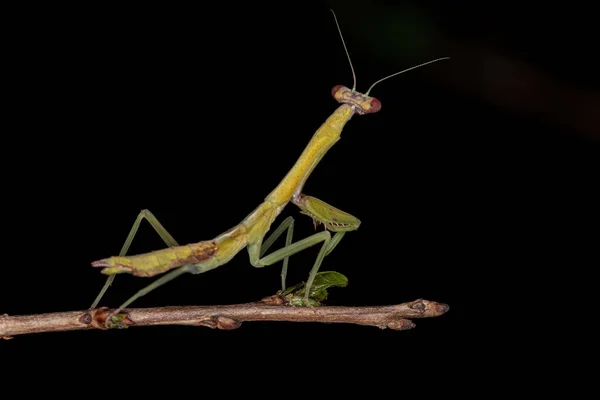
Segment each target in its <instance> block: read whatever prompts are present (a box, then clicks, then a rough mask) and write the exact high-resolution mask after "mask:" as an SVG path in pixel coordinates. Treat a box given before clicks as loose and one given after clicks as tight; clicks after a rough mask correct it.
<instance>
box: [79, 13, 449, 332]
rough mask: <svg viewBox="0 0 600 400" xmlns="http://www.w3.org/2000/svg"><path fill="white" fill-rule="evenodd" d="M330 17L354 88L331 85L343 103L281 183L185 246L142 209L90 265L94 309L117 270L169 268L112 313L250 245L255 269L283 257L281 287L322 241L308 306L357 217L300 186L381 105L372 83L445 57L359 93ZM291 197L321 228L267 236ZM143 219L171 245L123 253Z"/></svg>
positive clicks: (139, 272)
mask: <svg viewBox="0 0 600 400" xmlns="http://www.w3.org/2000/svg"><path fill="white" fill-rule="evenodd" d="M334 19H335V23H336V25H337V28H338V31H339V33H340V37H341V39H342V44H343V46H344V50H345V51H346V55H347V56H348V61H349V62H350V67H351V69H352V75H353V77H354V86H353V87H352V89H348V88H347V87H345V86H341V85H338V86H335V87H334V88H333V89H332V92H331V93H332V95H333V97H334V98H335V99H336V100H337V101H338V102H339V103H341V105H340V106H339V107H338V108H337V109H336V110H335V111H334V112H333V114H332V115H331V116H330V117H329V118H327V120H326V121H325V122H324V123H323V124H322V125H321V127H320V128H319V129H318V130H317V131H316V132H315V133H314V135H313V137H312V139H311V140H310V142H309V143H308V145H307V146H306V148H305V149H304V151H303V152H302V154H301V155H300V157H299V158H298V160H297V161H296V163H295V164H294V166H293V167H292V168H291V169H290V171H289V172H288V173H287V175H286V176H285V177H284V178H283V180H282V181H281V182H280V183H279V185H277V187H275V189H274V190H273V191H272V192H271V193H269V195H268V196H267V197H266V198H265V200H264V202H263V203H262V204H260V205H259V206H258V207H257V208H256V209H255V210H254V211H252V212H251V213H250V214H249V215H248V216H247V217H246V218H244V219H243V220H242V221H241V222H240V223H239V224H238V225H236V226H234V227H233V228H231V229H229V230H227V231H226V232H224V233H222V234H220V235H218V236H217V237H215V238H214V239H212V240H207V241H202V242H198V243H192V244H188V245H184V246H180V245H178V243H177V242H176V241H175V239H174V238H173V237H172V236H171V235H170V234H169V233H168V232H167V231H166V229H165V228H164V227H163V226H162V224H161V223H160V222H159V221H158V220H157V219H156V217H154V215H153V214H152V213H151V212H150V211H148V210H143V211H142V212H140V214H139V215H138V217H137V219H136V220H135V222H134V224H133V227H132V228H131V231H130V233H129V236H128V237H127V240H126V241H125V244H124V245H123V248H122V249H121V252H120V255H119V256H115V257H110V258H106V259H103V260H99V261H94V262H93V263H92V265H93V266H94V267H102V268H103V269H102V271H101V272H102V273H103V274H105V275H109V278H108V280H107V281H106V284H105V285H104V287H103V288H102V290H101V291H100V293H99V295H98V297H97V298H96V300H95V301H94V304H93V305H92V307H91V308H95V307H96V306H97V305H98V303H99V301H100V299H101V298H102V296H103V294H104V292H105V291H106V289H107V288H108V287H109V286H110V284H111V283H112V280H113V279H114V277H115V275H116V274H121V273H129V274H132V275H134V276H143V277H150V276H154V275H158V274H161V273H164V272H166V271H169V270H172V271H171V272H169V273H168V274H165V275H163V276H162V277H160V278H159V279H157V280H156V281H154V282H153V283H151V284H150V285H148V286H146V287H145V288H144V289H142V290H140V291H139V292H137V293H136V294H135V295H133V296H132V297H131V298H129V299H128V300H127V301H126V302H125V303H123V304H122V305H121V306H120V307H119V309H117V310H116V311H115V312H114V313H112V314H111V315H115V314H116V313H118V312H119V311H120V310H121V309H123V308H125V307H127V306H128V305H130V304H131V303H132V302H133V301H135V300H136V299H138V298H140V297H141V296H144V295H145V294H147V293H149V292H150V291H152V290H154V289H156V288H158V287H159V286H161V285H163V284H165V283H167V282H169V281H170V280H172V279H174V278H176V277H178V276H180V275H182V274H185V273H192V274H201V273H203V272H206V271H210V270H212V269H214V268H217V267H219V266H221V265H223V264H226V263H227V262H229V261H230V260H231V259H232V258H233V257H234V256H235V255H236V254H237V253H238V252H240V251H241V250H242V249H244V248H246V247H247V248H248V255H249V258H250V264H252V266H254V267H264V266H267V265H272V264H274V263H277V262H279V261H281V260H283V268H282V271H281V284H282V287H283V288H284V289H285V279H286V273H287V268H288V260H289V257H290V256H291V255H294V254H295V253H298V252H300V251H302V250H305V249H307V248H309V247H311V246H315V245H317V244H321V249H320V251H319V253H318V255H317V258H316V260H315V262H314V265H313V267H312V269H311V270H310V273H309V276H308V280H307V282H306V290H305V293H306V295H305V298H304V304H305V305H308V304H309V299H308V296H309V292H310V288H311V285H312V284H313V281H314V279H315V276H316V274H317V272H318V270H319V267H320V266H321V264H322V262H323V259H324V257H325V256H326V255H328V254H329V253H330V252H331V251H332V250H333V249H334V248H335V247H336V246H337V245H338V244H339V243H340V240H342V238H343V237H344V235H345V233H346V232H349V231H354V230H356V229H358V227H359V226H360V220H359V219H358V218H356V217H354V216H352V215H350V214H348V213H346V212H344V211H341V210H339V209H337V208H335V207H333V206H331V205H329V204H327V203H325V202H324V201H322V200H319V199H317V198H315V197H312V196H307V195H305V194H303V193H302V188H303V186H304V184H305V182H306V180H307V179H308V177H309V176H310V174H311V173H312V171H313V170H314V169H315V167H316V166H317V164H318V163H319V161H321V159H322V158H323V157H324V156H325V154H326V153H327V151H328V150H329V149H330V148H331V147H332V146H333V145H334V144H335V143H336V142H337V141H338V140H339V139H340V135H341V133H342V129H343V128H344V126H345V125H346V123H347V122H348V121H349V120H350V119H351V118H352V116H353V115H354V114H358V115H364V114H372V113H376V112H378V111H379V110H380V109H381V102H380V101H379V100H377V99H376V98H374V97H370V96H369V93H370V91H371V90H372V89H373V87H374V86H375V85H376V84H378V83H379V82H381V81H383V80H385V79H388V78H391V77H392V76H396V75H399V74H401V73H403V72H406V71H409V70H412V69H415V68H418V67H421V66H423V65H427V64H431V63H433V62H436V61H440V60H444V59H447V58H448V57H444V58H439V59H436V60H433V61H429V62H426V63H423V64H420V65H417V66H414V67H411V68H408V69H406V70H403V71H400V72H397V73H395V74H392V75H389V76H387V77H385V78H383V79H380V80H379V81H377V82H375V83H374V84H373V85H372V86H371V88H369V90H368V91H367V92H366V93H365V94H362V93H359V92H357V91H356V75H355V73H354V68H353V66H352V62H351V60H350V56H349V54H348V50H347V49H346V44H345V42H344V39H343V36H342V34H341V30H340V27H339V25H338V23H337V19H336V18H335V14H334ZM290 201H291V202H292V203H293V204H295V205H296V206H298V207H299V208H300V210H301V212H302V213H303V214H306V215H308V216H310V217H312V218H313V220H314V221H315V223H322V224H323V225H324V227H325V230H323V231H321V232H318V233H315V234H314V235H311V236H309V237H307V238H305V239H302V240H299V241H297V242H292V238H293V231H294V218H293V217H288V218H286V219H285V220H284V221H283V222H282V223H281V225H279V227H278V228H277V229H275V230H274V231H273V233H272V234H271V235H270V236H269V237H268V238H267V239H265V236H266V234H267V232H268V231H269V230H270V228H271V224H272V223H273V222H274V221H275V219H276V218H277V216H278V215H279V214H280V213H281V211H282V210H283V208H284V207H285V206H286V205H287V204H288V203H289V202H290ZM142 219H147V220H148V222H149V223H150V224H151V225H152V227H154V229H155V230H156V231H157V233H158V234H159V235H160V237H161V238H162V239H163V240H164V241H165V243H166V244H167V245H168V246H169V248H166V249H162V250H157V251H153V252H150V253H146V254H139V255H135V256H125V254H126V253H127V251H128V249H129V246H130V245H131V242H132V240H133V237H134V236H135V234H136V232H137V229H138V227H139V225H140V222H141V221H142ZM286 231H287V236H286V242H285V247H283V248H281V249H278V250H275V251H273V252H271V253H270V254H268V255H265V254H266V252H267V251H268V250H269V248H270V247H271V245H272V244H273V243H274V242H275V240H277V238H279V237H280V236H281V235H282V234H283V233H284V232H286ZM332 233H333V236H332ZM107 321H108V319H107Z"/></svg>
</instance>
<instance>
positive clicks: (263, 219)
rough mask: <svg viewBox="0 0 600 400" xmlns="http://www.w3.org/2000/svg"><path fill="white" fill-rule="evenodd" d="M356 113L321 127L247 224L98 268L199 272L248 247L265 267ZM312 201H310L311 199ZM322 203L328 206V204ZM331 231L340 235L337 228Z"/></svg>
mask: <svg viewBox="0 0 600 400" xmlns="http://www.w3.org/2000/svg"><path fill="white" fill-rule="evenodd" d="M344 89H346V90H349V89H347V88H344ZM361 96H364V95H361ZM365 97H366V96H365ZM367 99H371V98H367ZM366 101H368V100H366ZM356 112H357V111H356V106H355V105H349V104H342V105H340V106H339V107H338V108H337V109H336V110H335V112H334V113H333V114H332V115H331V116H330V117H329V118H327V120H326V121H325V122H324V123H323V125H321V127H320V128H319V129H317V131H316V132H315V133H314V135H313V137H312V139H311V140H310V142H309V143H308V145H307V146H306V148H305V149H304V151H303V152H302V154H301V155H300V157H299V158H298V160H297V161H296V163H295V164H294V166H293V167H292V168H291V169H290V171H289V172H288V173H287V175H286V176H285V177H284V178H283V179H282V181H281V182H280V183H279V185H277V187H276V188H275V189H274V190H273V191H272V192H271V193H270V194H269V195H268V196H267V197H266V198H265V201H264V202H263V203H261V204H260V205H259V206H258V207H257V208H256V209H255V210H254V211H252V212H251V213H250V214H249V215H248V216H247V217H246V218H244V220H243V221H242V222H240V223H239V224H238V225H236V226H234V227H233V228H231V229H229V230H228V231H226V232H224V233H222V234H220V235H219V236H217V237H215V238H214V239H212V240H209V241H202V242H199V243H193V244H189V245H185V246H176V247H170V248H166V249H162V250H157V251H153V252H150V253H146V254H140V255H135V256H129V257H127V256H116V257H110V258H107V259H104V260H100V261H96V262H94V263H93V264H92V265H94V266H96V267H104V268H103V269H102V273H103V274H105V275H113V274H120V273H130V274H133V275H135V276H144V277H150V276H154V275H157V274H161V273H163V272H165V271H168V270H170V269H173V268H176V267H180V266H183V265H186V264H193V265H194V267H195V268H196V270H197V273H201V272H206V271H209V270H211V269H214V268H217V267H219V266H221V265H223V264H226V263H227V262H229V261H230V260H231V259H232V258H233V257H234V256H235V255H236V254H237V253H239V252H240V250H242V249H243V248H245V247H248V251H249V253H250V262H251V264H252V265H254V266H262V265H257V264H260V263H259V257H258V256H259V252H260V247H261V244H262V241H263V238H264V236H265V234H266V233H267V232H268V231H269V229H270V227H271V224H272V223H273V221H274V220H275V219H276V218H277V216H278V215H279V214H280V213H281V211H282V210H283V208H284V207H285V206H286V205H287V204H288V203H289V201H290V200H292V198H293V197H294V196H296V197H297V200H298V201H301V200H300V192H301V190H302V187H303V186H304V183H305V182H306V179H307V178H308V176H309V175H310V173H311V172H312V171H313V169H314V168H315V167H316V165H317V164H318V163H319V161H320V160H321V159H322V158H323V156H324V155H325V154H326V153H327V151H328V150H329V149H330V148H331V147H332V146H333V145H334V144H335V143H336V142H337V141H338V140H339V139H340V135H341V133H342V130H343V128H344V126H345V125H346V123H347V122H348V121H349V120H350V118H351V117H352V116H353V115H354V114H355V113H356ZM306 197H307V198H308V196H306ZM310 199H313V204H314V201H315V200H317V199H314V198H310ZM321 203H322V204H323V205H325V206H327V204H326V203H324V202H321ZM309 207H310V205H309ZM329 207H330V208H333V207H331V206H329ZM334 210H336V209H334ZM311 211H312V212H311ZM317 211H318V210H315V209H314V207H311V208H309V209H308V210H307V212H305V213H306V214H309V215H311V216H313V212H317ZM346 215H348V216H350V215H349V214H346ZM350 217H351V216H350ZM358 224H360V221H358V220H356V219H355V227H354V229H356V227H357V226H358ZM331 230H333V231H335V230H336V229H335V228H334V229H331Z"/></svg>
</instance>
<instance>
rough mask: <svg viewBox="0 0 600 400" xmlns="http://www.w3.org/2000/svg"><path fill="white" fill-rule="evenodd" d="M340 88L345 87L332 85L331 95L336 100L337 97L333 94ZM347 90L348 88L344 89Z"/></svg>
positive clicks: (343, 87)
mask: <svg viewBox="0 0 600 400" xmlns="http://www.w3.org/2000/svg"><path fill="white" fill-rule="evenodd" d="M340 89H346V87H345V86H344V85H335V86H334V87H333V89H331V95H332V96H333V98H334V99H336V100H337V97H335V94H336V93H337V92H338V91H339V90H340ZM346 90H348V89H346Z"/></svg>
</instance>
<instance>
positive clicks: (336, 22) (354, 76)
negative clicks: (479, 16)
mask: <svg viewBox="0 0 600 400" xmlns="http://www.w3.org/2000/svg"><path fill="white" fill-rule="evenodd" d="M329 11H331V13H332V14H333V19H334V20H335V25H336V26H337V29H338V32H339V33H340V38H341V39H342V44H343V45H344V51H345V52H346V56H347V57H348V62H349V63H350V69H351V70H352V78H354V85H353V86H352V91H353V92H355V91H356V74H355V73H354V66H353V65H352V60H351V59H350V53H348V48H347V47H346V42H345V41H344V35H342V30H341V29H340V24H338V20H337V17H336V16H335V12H333V10H329ZM449 59H450V57H442V58H438V59H435V60H431V61H427V62H426V63H423V64H419V65H415V66H414V67H410V68H407V69H405V70H403V71H400V72H396V73H394V74H391V75H388V76H386V77H385V78H381V79H380V80H378V81H377V82H375V83H374V84H372V85H371V87H370V88H369V90H367V93H365V95H366V96H368V95H369V93H370V92H371V90H372V89H373V87H374V86H375V85H377V84H378V83H379V82H382V81H385V80H386V79H389V78H391V77H392V76H396V75H400V74H403V73H405V72H408V71H410V70H412V69H416V68H419V67H423V66H425V65H427V64H433V63H434V62H437V61H441V60H449Z"/></svg>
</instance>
